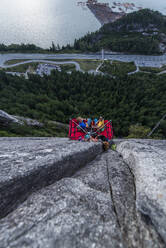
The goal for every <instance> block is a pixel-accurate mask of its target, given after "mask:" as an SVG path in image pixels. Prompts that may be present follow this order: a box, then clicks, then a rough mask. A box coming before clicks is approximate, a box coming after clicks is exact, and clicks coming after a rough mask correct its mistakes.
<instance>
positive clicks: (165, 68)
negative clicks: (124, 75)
mask: <svg viewBox="0 0 166 248" xmlns="http://www.w3.org/2000/svg"><path fill="white" fill-rule="evenodd" d="M139 69H140V71H143V72H151V73H160V72H163V71H166V65H163V66H162V67H160V68H156V67H139Z"/></svg>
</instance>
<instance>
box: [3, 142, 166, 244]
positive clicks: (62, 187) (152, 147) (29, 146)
mask: <svg viewBox="0 0 166 248" xmlns="http://www.w3.org/2000/svg"><path fill="white" fill-rule="evenodd" d="M2 143H3V148H2V147H1V149H0V150H1V154H0V158H1V156H2V154H3V155H5V154H7V155H8V158H7V157H6V158H5V159H6V160H4V158H3V159H1V160H0V166H2V165H3V166H2V167H3V173H6V177H5V178H6V182H7V181H8V178H9V174H11V178H13V176H16V175H18V170H19V168H20V167H21V164H22V167H23V168H22V169H21V175H24V176H25V175H26V174H27V171H30V173H32V171H33V170H34V168H35V167H37V168H38V169H40V170H41V171H42V170H43V168H47V169H48V168H49V165H50V161H54V163H55V160H56V159H57V160H58V161H59V158H60V160H61V161H62V160H63V159H64V164H61V166H62V167H63V166H64V167H65V169H66V171H67V174H66V173H64V171H63V173H64V175H63V173H62V177H63V176H64V177H66V178H62V177H61V178H58V179H57V178H56V177H55V178H56V180H55V179H54V180H53V181H49V183H47V184H46V183H43V184H42V183H41V182H42V180H44V177H41V174H39V177H37V178H38V179H37V181H35V180H34V181H33V180H32V184H34V185H35V183H37V184H38V183H39V185H40V189H38V187H37V185H36V189H35V191H34V189H33V190H32V191H30V192H29V193H28V195H27V196H26V200H25V201H24V202H22V203H21V201H19V205H18V204H17V208H16V206H15V210H14V211H13V212H11V213H9V214H8V215H7V216H6V217H5V218H2V219H1V221H0V233H1V235H0V247H1V248H6V247H9V248H14V247H17V248H19V247H21V248H25V247H26V248H27V247H32V248H38V247H41V248H53V247H67V248H70V247H76V248H77V247H82V248H84V247H87V248H89V247H90V248H91V247H97V248H98V247H99V248H102V247H106V248H107V247H108V248H111V247H113V248H114V247H117V248H119V247H121V248H126V247H129V248H130V247H131V248H132V247H143V248H148V247H149V248H151V247H155V248H160V247H161V248H164V247H165V243H166V242H165V240H164V238H163V233H164V227H163V220H165V212H164V209H165V204H166V201H165V198H162V200H161V201H160V200H159V202H158V198H157V197H155V193H158V191H157V188H156V187H157V186H155V185H154V184H155V183H156V182H159V181H162V180H161V178H160V177H161V174H160V172H156V170H155V171H154V169H155V161H156V164H157V169H158V168H160V170H161V168H162V175H163V181H162V183H161V185H158V186H160V189H162V190H163V191H164V177H165V174H164V173H165V172H166V166H164V163H163V159H165V157H164V152H165V151H164V150H165V144H166V142H165V141H164V142H162V141H148V140H145V141H144V140H137V141H134V140H132V141H120V140H119V141H118V142H117V143H118V148H117V150H118V152H114V151H108V152H105V153H103V154H102V155H98V156H97V157H96V154H97V153H100V152H101V144H100V143H99V144H96V143H84V142H71V141H67V140H66V139H31V138H27V139H0V144H2ZM22 144H24V146H23V145H22ZM25 144H26V145H25ZM21 147H22V148H21ZM51 149H53V151H52V152H51V151H50V150H51ZM140 149H141V150H140ZM2 150H3V152H2ZM14 150H15V151H17V152H23V153H28V155H26V156H21V155H20V154H19V155H18V156H17V157H15V156H16V155H14V154H13V153H12V152H14ZM25 151H26V152H25ZM155 151H156V155H155V156H153V155H152V161H151V160H150V158H151V155H150V154H151V152H155ZM143 153H144V155H143ZM146 153H147V156H146V157H147V158H148V159H147V160H146V163H145V162H144V159H145V155H146ZM11 154H13V155H12V156H13V157H11V156H9V155H11ZM37 154H38V156H37ZM58 154H59V155H58ZM72 154H74V157H75V159H76V164H75V165H73V161H74V160H73V157H72ZM80 154H82V156H81V157H80ZM128 154H130V156H128ZM157 154H158V157H156V156H157ZM136 155H137V157H135V158H136V159H135V160H133V159H132V161H131V160H130V157H134V156H136ZM68 156H69V157H68ZM49 157H50V160H49ZM84 157H85V158H84ZM95 157H96V158H95ZM94 158H95V159H94ZM159 158H160V159H159ZM19 159H20V163H19V165H20V166H18V167H16V166H17V163H15V162H16V161H18V160H19ZM155 159H157V160H155ZM30 160H32V162H31V163H27V161H30ZM92 160H93V161H92ZM2 161H4V163H3V162H2ZM7 161H8V162H7ZM21 161H22V162H21ZM65 161H68V162H67V163H66V164H65ZM90 161H91V162H90ZM137 161H140V163H136V162H137ZM47 162H49V163H47ZM152 162H153V163H152ZM54 163H53V164H54ZM5 164H8V166H7V167H6V168H7V169H6V171H5ZM9 164H10V165H11V166H9ZM12 164H13V168H11V167H12ZM51 164H52V163H51ZM56 165H57V164H56V163H55V165H54V166H53V167H55V168H56ZM83 165H84V167H82V166H83ZM141 166H142V167H141ZM150 166H151V167H152V168H151V169H147V168H149V167H150ZM9 167H10V169H9ZM81 167H82V168H81ZM78 168H79V169H80V170H78ZM47 169H46V171H47ZM69 170H71V171H70V172H69ZM141 170H143V171H142V174H141ZM146 170H148V171H149V174H148V175H147V173H146ZM74 172H75V173H74ZM154 172H155V173H154ZM3 175H4V174H3ZM51 175H53V177H54V176H55V175H54V174H51ZM144 175H145V176H146V177H144ZM147 177H149V178H147ZM30 178H31V176H30ZM30 178H29V183H30ZM45 178H47V177H45ZM150 178H152V179H153V180H154V179H155V182H154V181H153V180H152V181H151V179H150ZM1 179H2V177H1ZM57 180H58V181H57ZM34 182H35V183H34ZM32 184H31V186H32ZM48 184H51V185H49V186H47V187H45V186H46V185H48ZM26 185H27V183H25V186H26ZM41 187H42V188H41ZM150 188H151V191H150ZM146 189H148V190H146ZM27 191H29V189H28V188H27ZM30 193H31V194H30ZM160 193H161V192H160ZM163 193H164V192H163ZM145 196H148V199H150V201H152V200H153V204H151V205H150V204H149V202H146V201H145V199H146V198H144V197H145ZM17 197H18V196H17ZM159 198H160V197H159ZM143 207H146V214H145V211H144V212H143V211H142V208H143ZM158 207H160V209H162V210H163V213H162V215H161V216H162V218H161V219H159V218H158V210H159V208H158ZM155 211H156V212H155ZM149 212H150V213H149ZM147 216H148V217H147ZM155 218H156V219H155ZM154 220H155V221H154ZM156 223H157V224H156Z"/></svg>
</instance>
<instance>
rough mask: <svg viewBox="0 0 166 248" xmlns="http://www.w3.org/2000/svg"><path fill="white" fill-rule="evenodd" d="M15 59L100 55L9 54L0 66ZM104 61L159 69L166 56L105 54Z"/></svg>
mask: <svg viewBox="0 0 166 248" xmlns="http://www.w3.org/2000/svg"><path fill="white" fill-rule="evenodd" d="M15 59H23V60H24V59H28V60H45V59H49V60H51V59H54V60H55V59H63V60H64V59H100V60H101V55H100V54H40V53H38V54H37V53H35V54H33V53H32V54H26V53H11V54H10V53H9V54H0V66H1V67H2V66H3V65H4V64H5V62H6V61H8V60H15ZM105 59H108V60H118V61H123V62H131V61H134V62H135V64H136V65H137V66H148V67H160V66H162V65H163V64H166V54H164V55H160V56H154V55H153V56H149V55H127V54H105Z"/></svg>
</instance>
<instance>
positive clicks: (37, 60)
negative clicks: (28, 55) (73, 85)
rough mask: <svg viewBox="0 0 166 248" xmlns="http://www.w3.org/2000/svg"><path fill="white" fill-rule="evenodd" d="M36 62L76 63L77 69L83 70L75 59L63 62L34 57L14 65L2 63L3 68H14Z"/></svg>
mask: <svg viewBox="0 0 166 248" xmlns="http://www.w3.org/2000/svg"><path fill="white" fill-rule="evenodd" d="M34 62H42V63H43V62H44V63H49V64H50V63H51V64H55V65H63V64H74V65H75V67H76V71H82V70H81V68H80V65H79V63H77V62H75V61H63V62H59V61H58V62H56V61H50V60H42V59H34V60H28V61H24V62H19V63H16V64H12V65H4V64H3V65H2V66H1V67H2V68H12V67H15V66H18V65H23V64H29V63H34Z"/></svg>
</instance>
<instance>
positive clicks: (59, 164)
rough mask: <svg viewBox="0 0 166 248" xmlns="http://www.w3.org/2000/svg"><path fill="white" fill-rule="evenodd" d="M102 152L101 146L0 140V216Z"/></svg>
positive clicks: (63, 141)
mask: <svg viewBox="0 0 166 248" xmlns="http://www.w3.org/2000/svg"><path fill="white" fill-rule="evenodd" d="M101 152H102V145H101V143H98V144H97V143H96V144H92V143H86V145H85V144H84V143H82V142H80V143H78V142H73V141H69V140H68V139H58V138H49V139H46V138H43V139H42V138H0V170H1V173H0V217H3V216H5V215H6V214H7V213H8V212H10V211H11V210H12V209H14V208H15V206H17V205H18V204H19V202H20V201H22V200H24V199H26V197H27V196H28V195H29V194H30V193H31V192H32V191H33V190H34V189H39V188H42V187H44V186H47V185H49V184H52V183H54V182H55V181H57V180H60V179H61V178H63V177H66V176H71V175H72V174H73V173H74V172H75V171H76V170H78V169H79V168H81V167H82V166H84V165H85V164H86V163H88V162H89V161H91V160H93V159H94V158H95V157H96V156H97V155H98V154H100V153H101Z"/></svg>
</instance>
